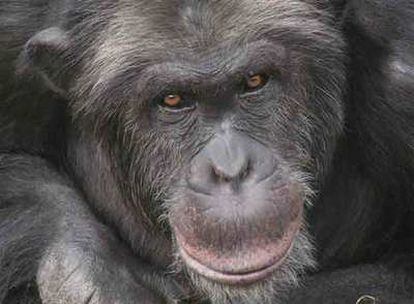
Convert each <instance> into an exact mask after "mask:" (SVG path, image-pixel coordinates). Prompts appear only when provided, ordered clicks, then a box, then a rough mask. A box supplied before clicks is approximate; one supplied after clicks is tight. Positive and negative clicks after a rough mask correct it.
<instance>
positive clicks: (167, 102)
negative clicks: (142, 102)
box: [163, 94, 183, 108]
mask: <svg viewBox="0 0 414 304" xmlns="http://www.w3.org/2000/svg"><path fill="white" fill-rule="evenodd" d="M182 101H183V99H182V98H181V96H180V95H175V94H171V95H167V96H165V97H164V99H163V105H164V106H167V107H171V108H177V107H180V105H181V103H182Z"/></svg>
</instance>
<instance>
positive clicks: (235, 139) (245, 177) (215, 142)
mask: <svg viewBox="0 0 414 304" xmlns="http://www.w3.org/2000/svg"><path fill="white" fill-rule="evenodd" d="M273 162H274V161H273V157H272V156H271V155H270V153H269V151H268V149H267V148H266V147H264V146H263V145H261V144H259V143H258V142H256V141H254V140H252V139H251V138H249V137H247V136H245V135H243V134H240V133H238V132H226V133H222V134H219V135H217V136H216V137H214V138H213V139H211V141H210V142H209V143H208V144H207V145H206V147H204V149H203V150H202V151H201V152H200V153H199V154H198V155H197V156H196V157H195V158H194V159H193V161H192V162H191V166H190V172H189V176H188V179H187V182H188V185H189V186H190V188H192V189H193V190H195V191H197V192H202V193H205V194H211V193H213V192H214V191H216V189H217V188H218V187H222V186H230V187H231V188H232V189H233V190H234V191H237V190H238V189H240V187H242V186H243V184H246V183H247V182H248V181H249V182H250V183H253V184H254V183H255V182H259V181H260V180H261V179H263V177H265V176H268V175H269V174H271V171H272V170H273V169H274V165H273Z"/></svg>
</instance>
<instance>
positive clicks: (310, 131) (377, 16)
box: [0, 0, 414, 304]
mask: <svg viewBox="0 0 414 304" xmlns="http://www.w3.org/2000/svg"><path fill="white" fill-rule="evenodd" d="M345 2H346V3H345ZM203 3H208V4H202V2H197V1H190V0H189V1H178V0H177V1H174V0H171V1H150V0H148V1H147V0H144V1H112V0H111V1H110V0H108V1H106V0H102V1H93V0H79V1H76V0H70V1H63V0H59V1H57V0H55V1H46V0H36V1H28V0H26V1H23V0H2V2H1V3H0V45H1V50H0V70H1V73H0V150H1V156H0V302H1V303H14V302H13V301H15V302H16V303H31V301H36V300H32V299H36V298H38V296H37V295H36V293H37V289H36V288H34V287H33V286H36V284H34V283H33V282H37V284H39V285H40V293H41V294H42V297H43V300H44V302H45V303H56V302H57V301H58V300H59V301H61V302H60V303H68V304H69V303H114V302H115V301H121V302H120V303H122V304H124V303H136V302H139V303H161V302H162V301H163V300H161V299H164V300H167V301H172V300H173V299H177V298H180V297H187V296H194V301H197V300H196V299H197V298H198V297H199V296H200V295H199V294H198V293H195V294H194V291H191V289H192V288H193V286H191V284H189V280H188V278H186V277H182V276H181V273H174V274H170V273H168V275H167V274H166V273H167V272H171V269H170V268H169V266H170V263H171V261H172V260H173V257H172V255H174V249H173V248H172V246H173V244H172V243H171V242H170V241H169V239H170V231H169V227H168V222H165V221H164V222H158V221H157V219H158V218H159V217H160V216H163V215H165V210H164V208H169V206H170V205H171V204H174V197H175V196H176V194H177V193H171V192H174V189H170V187H169V185H170V184H172V183H174V178H175V177H176V176H177V175H178V174H179V173H180V172H178V171H179V170H178V169H177V167H178V168H184V167H185V164H186V160H188V159H190V158H191V157H192V156H194V155H195V154H197V152H198V151H199V149H201V147H203V145H204V144H205V141H206V140H207V138H208V137H209V134H208V132H206V131H205V130H204V131H203V130H201V129H200V130H199V129H197V126H195V127H194V126H193V127H192V128H189V130H186V129H185V128H182V129H180V130H178V131H176V132H174V131H172V128H169V126H168V125H167V124H166V123H165V120H164V121H161V122H160V121H158V120H154V119H151V117H150V115H149V114H148V112H149V111H148V107H146V105H145V104H143V103H142V101H143V100H147V99H151V98H152V97H153V96H154V94H156V93H158V92H159V91H161V90H162V89H163V88H162V87H159V86H158V85H156V84H155V85H154V84H151V83H153V82H154V81H151V80H152V79H157V80H164V81H168V80H169V79H168V77H166V76H164V74H166V73H168V72H170V73H172V72H171V70H169V69H167V70H166V71H165V72H164V71H163V73H160V72H159V71H157V70H156V69H155V70H154V69H153V68H152V67H153V66H154V65H157V64H159V63H162V62H164V61H173V60H176V61H184V60H186V59H188V58H189V57H190V55H189V54H191V55H194V54H196V55H200V56H201V55H204V54H205V52H207V51H209V52H210V51H211V52H214V51H216V52H217V53H218V55H217V56H216V57H215V58H219V60H218V61H217V62H215V64H216V66H218V67H220V69H218V70H217V71H209V70H208V67H209V66H208V65H206V70H205V71H206V75H210V76H211V75H215V77H224V76H226V75H227V74H226V73H228V72H229V71H228V70H226V68H228V65H227V63H228V62H227V61H226V60H227V58H229V57H230V56H235V58H239V57H240V58H241V57H242V53H243V51H244V50H245V49H246V41H249V40H250V39H252V38H256V37H259V36H263V37H266V39H269V40H271V41H276V42H277V43H280V44H281V45H284V46H287V47H289V49H290V50H292V52H293V53H294V54H295V56H296V57H295V56H294V58H293V59H292V60H291V61H290V63H292V62H295V63H297V65H295V64H291V65H288V66H283V67H282V69H283V68H284V69H286V71H287V72H286V74H289V75H291V76H292V79H289V80H288V81H290V82H292V91H291V92H289V95H288V97H287V98H286V100H282V99H281V100H280V108H279V109H278V111H279V113H278V115H276V114H275V116H274V117H271V119H269V118H267V119H265V120H263V119H262V120H260V123H259V124H258V123H257V122H255V121H254V120H249V119H246V120H245V122H246V124H245V125H243V124H242V123H241V125H239V126H238V127H239V128H240V129H248V128H250V129H251V130H254V131H252V134H251V136H252V137H253V138H255V139H257V140H258V141H260V142H262V141H265V142H266V140H267V141H268V143H269V145H270V146H272V147H273V145H274V146H275V149H276V148H277V149H279V150H283V151H284V152H286V153H285V155H283V156H284V157H285V159H288V160H289V161H290V162H291V164H293V165H297V164H298V162H299V161H298V159H300V160H304V159H306V160H307V162H306V164H304V162H303V163H301V165H303V167H301V168H300V169H297V168H295V170H297V173H298V174H299V173H303V175H302V176H301V177H300V178H301V180H300V181H301V182H303V184H304V185H306V187H308V188H311V190H312V191H313V192H314V193H315V194H314V196H313V198H312V207H309V208H308V210H307V214H306V217H307V220H308V224H309V230H310V234H311V235H312V236H313V237H314V238H315V239H316V242H315V243H316V249H317V261H318V265H319V268H318V272H319V273H318V274H317V275H315V276H314V277H313V278H311V279H310V281H309V285H308V287H304V288H303V289H301V290H299V289H297V290H294V291H293V292H291V297H292V298H291V299H290V300H286V301H287V302H288V303H304V300H303V299H306V301H305V302H306V303H349V301H351V303H352V301H353V302H356V301H357V299H358V298H359V297H360V296H361V295H363V294H372V295H373V296H375V297H377V298H378V299H379V301H380V302H379V303H396V301H397V300H398V303H405V302H404V301H406V302H407V303H409V302H410V301H411V300H412V299H414V295H413V288H412V285H411V284H412V283H411V279H412V278H411V276H412V275H413V272H412V267H413V262H414V258H413V254H414V251H413V250H414V248H413V247H414V241H413V238H414V224H413V223H414V220H413V219H414V204H413V200H414V183H413V181H414V155H413V154H414V153H413V145H414V123H413V121H414V104H413V102H412V100H413V96H414V48H413V45H414V36H413V35H414V22H413V19H414V7H413V4H412V1H410V0H399V1H385V0H383V1H380V0H376V1H374V0H370V1H356V0H355V1H325V2H324V1H316V2H315V1H313V0H307V1H295V0H292V1H278V2H277V4H274V6H275V9H274V11H273V10H265V11H264V10H260V9H255V7H254V4H251V5H245V2H243V1H209V2H207V1H206V2H203ZM184 7H188V8H187V9H186V10H185V9H183V8H184ZM258 7H260V5H258ZM144 8H145V9H144ZM247 21H248V22H247ZM265 22H266V24H267V27H262V26H261V24H263V23H265ZM173 25H174V26H173ZM51 27H53V29H52V30H53V31H55V32H53V33H52V34H53V35H60V37H61V38H62V39H61V40H59V39H58V41H57V42H58V43H54V44H52V45H49V48H46V49H44V50H43V49H40V50H39V49H36V48H33V47H32V44H30V40H31V39H32V41H33V39H34V38H33V37H35V38H36V36H35V35H36V34H37V33H38V32H39V31H41V30H43V29H46V28H51ZM58 28H59V29H58ZM36 39H41V37H40V38H39V37H37V38H36ZM224 45H225V46H226V48H220V47H218V49H216V50H211V49H209V47H211V46H224ZM177 47H179V48H178V49H177ZM235 50H236V51H235ZM237 52H240V54H239V53H237ZM275 53H277V51H274V53H272V54H271V55H266V54H265V52H264V53H263V54H262V53H259V54H258V56H257V58H258V60H260V58H262V57H263V58H266V56H270V57H271V58H272V59H274V58H273V57H272V56H276V55H275ZM109 58H111V60H109ZM191 59H194V58H191ZM236 62H237V60H236ZM281 64H282V63H281ZM151 68H152V70H151ZM207 72H209V73H210V74H207ZM174 75H175V77H176V76H178V75H177V72H176V71H175V74H174ZM186 75H187V74H186V73H185V72H183V75H182V76H183V77H184V76H186ZM163 76H164V77H165V79H162V77H163ZM151 77H153V78H151ZM195 78H196V76H194V79H188V80H186V81H188V82H187V83H184V85H188V83H189V82H191V81H196V80H197V79H195ZM201 78H203V77H201ZM294 85H296V87H295V86H294ZM137 87H138V88H137ZM303 100H306V101H309V103H306V104H304V103H301V101H303ZM139 101H141V102H139ZM287 101H289V102H290V103H288V102H287ZM135 103H136V106H135ZM289 104H290V108H289V107H288V105H289ZM292 104H293V105H294V109H295V110H297V111H299V112H301V114H302V115H301V116H300V117H299V118H297V119H298V121H293V120H290V119H289V118H290V116H289V115H290V114H291V113H290V111H289V110H290V109H292ZM282 112H283V113H284V115H286V116H282V115H281V114H280V113H282ZM254 114H256V115H258V116H259V117H260V114H262V113H260V109H259V108H258V109H257V110H256V112H255V113H254ZM137 117H139V119H138V120H139V121H138V123H137V121H136V120H137ZM282 117H285V119H283V118H282ZM295 118H296V117H295ZM261 123H262V124H265V123H266V128H264V129H263V127H261V125H260V124H261ZM276 126H277V128H276ZM272 127H273V128H272ZM143 130H145V132H143ZM184 135H186V136H185V137H184ZM289 136H291V137H295V138H294V139H292V138H289ZM171 138H173V139H176V141H180V140H181V139H182V138H188V140H187V141H183V140H182V141H181V142H180V145H178V146H177V145H175V143H174V141H172V140H171ZM269 138H270V139H271V140H269ZM286 138H287V139H288V140H290V139H292V140H293V141H294V142H295V143H296V144H297V145H298V146H299V148H300V150H301V151H302V152H303V153H304V155H300V156H298V155H297V154H295V153H296V152H297V151H296V150H295V148H290V147H289V146H287V145H286V146H283V142H284V141H283V140H284V139H286ZM269 141H270V142H269ZM299 148H298V147H296V149H299ZM290 149H292V150H293V151H291V150H290ZM182 151H189V152H187V154H185V153H184V156H183V153H182ZM288 152H292V153H291V154H289V153H288ZM301 157H303V159H302V158H301ZM178 164H179V165H178ZM293 165H292V166H293ZM137 168H139V170H137ZM292 170H293V169H292ZM295 172H296V171H295ZM305 176H306V179H305V178H304V177H305ZM298 179H299V178H298ZM166 200H167V204H166V203H165V201H166ZM301 249H304V248H298V249H297V251H298V253H297V254H298V257H299V260H301V259H300V258H302V260H305V258H304V257H303V255H301ZM138 257H139V258H138ZM300 263H302V262H299V264H298V262H297V261H296V264H292V265H293V266H292V269H293V270H292V271H290V269H289V271H287V270H286V273H289V274H292V277H285V278H283V279H284V280H285V281H286V282H287V283H288V285H289V286H290V285H292V284H294V283H295V282H293V281H294V280H295V279H296V274H297V272H298V273H301V269H300V268H301V266H305V264H306V263H303V265H301V264H300ZM359 264H366V265H367V266H356V265H359ZM306 265H307V264H306ZM343 268H349V269H347V270H337V269H343ZM309 271H311V270H309ZM194 281H197V280H196V279H195V280H194ZM384 282H385V283H384ZM198 283H199V284H200V285H203V284H204V283H203V282H195V284H198ZM388 283H389V284H388ZM79 286H83V288H79ZM198 287H200V286H198ZM202 287H205V286H204V285H203V286H202ZM382 287H383V288H382ZM208 288H213V292H214V291H215V290H216V291H217V292H222V290H219V288H220V287H218V286H208ZM214 288H217V289H214ZM201 289H202V288H201ZM22 290H25V291H26V292H22ZM189 290H190V291H189ZM276 290H277V291H278V294H277V295H275V296H274V297H275V298H274V299H272V300H273V301H274V303H279V301H278V299H282V298H284V297H287V296H289V295H288V293H287V292H283V293H282V292H281V291H280V290H278V289H277V288H276ZM344 290H345V291H346V292H344ZM210 291H211V290H210ZM224 292H228V291H226V290H225V291H224ZM28 293H29V296H28V295H27V294H28ZM31 294H33V297H32V296H31ZM309 295H312V297H310V296H309ZM272 296H273V295H266V297H270V298H271V297H272ZM398 297H399V298H398ZM31 298H32V299H31ZM396 299H397V300H396ZM244 300H245V301H247V302H249V299H247V300H246V299H244ZM251 302H253V299H251Z"/></svg>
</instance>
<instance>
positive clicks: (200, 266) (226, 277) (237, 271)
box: [176, 223, 300, 285]
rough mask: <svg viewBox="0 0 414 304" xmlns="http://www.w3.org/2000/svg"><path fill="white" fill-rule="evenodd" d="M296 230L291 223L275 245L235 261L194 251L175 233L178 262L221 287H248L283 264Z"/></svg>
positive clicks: (205, 250) (250, 252)
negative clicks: (221, 285) (178, 254)
mask: <svg viewBox="0 0 414 304" xmlns="http://www.w3.org/2000/svg"><path fill="white" fill-rule="evenodd" d="M299 226H300V225H298V224H297V223H292V224H291V225H290V227H289V228H288V229H287V231H286V233H284V235H283V237H282V238H281V239H280V240H278V241H277V242H275V243H270V244H266V245H265V246H262V247H261V248H254V249H252V250H249V251H248V252H247V253H245V254H241V255H238V257H236V258H233V257H230V258H227V257H217V256H220V255H219V254H218V253H216V252H214V249H211V248H209V249H199V248H194V247H193V246H191V245H189V244H188V243H187V242H186V241H185V238H184V237H183V236H182V235H180V234H179V233H178V234H176V239H177V243H178V248H179V253H180V256H181V259H182V260H183V262H184V263H185V264H186V266H187V267H188V268H189V269H191V270H193V271H195V272H196V273H197V274H199V275H201V276H203V277H205V278H207V279H210V280H212V281H215V282H219V283H221V284H227V285H250V284H254V283H256V282H259V281H262V280H264V279H266V278H268V277H270V276H271V275H272V274H273V273H274V272H275V271H276V270H277V269H278V268H279V267H280V266H281V264H283V262H284V261H285V259H286V257H287V256H288V255H289V252H290V250H291V248H292V247H293V242H294V239H295V237H296V235H297V234H298V232H299ZM209 257H215V258H212V259H209ZM246 261H247V262H246ZM226 265H227V266H226ZM232 265H237V266H232Z"/></svg>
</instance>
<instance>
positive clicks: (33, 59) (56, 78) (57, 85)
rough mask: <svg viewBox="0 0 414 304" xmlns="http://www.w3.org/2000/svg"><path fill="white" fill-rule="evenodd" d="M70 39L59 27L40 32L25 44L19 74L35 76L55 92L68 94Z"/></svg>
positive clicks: (19, 64)
mask: <svg viewBox="0 0 414 304" xmlns="http://www.w3.org/2000/svg"><path fill="white" fill-rule="evenodd" d="M69 40H70V39H69V36H68V34H67V33H66V32H65V31H63V30H61V29H60V28H57V27H51V28H48V29H45V30H42V31H41V32H38V33H37V34H36V35H34V36H33V37H32V38H30V40H29V41H28V42H27V43H26V44H25V46H24V49H23V51H22V52H21V54H20V58H19V61H18V65H17V74H18V75H19V76H29V77H34V78H36V79H38V80H40V82H41V83H42V84H43V85H45V86H46V87H47V88H48V89H50V90H52V91H53V92H55V93H57V94H59V95H62V96H66V90H67V88H65V86H66V81H65V79H66V78H67V73H68V66H69V62H68V60H67V59H68V58H70V56H69V50H70V41H69Z"/></svg>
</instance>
